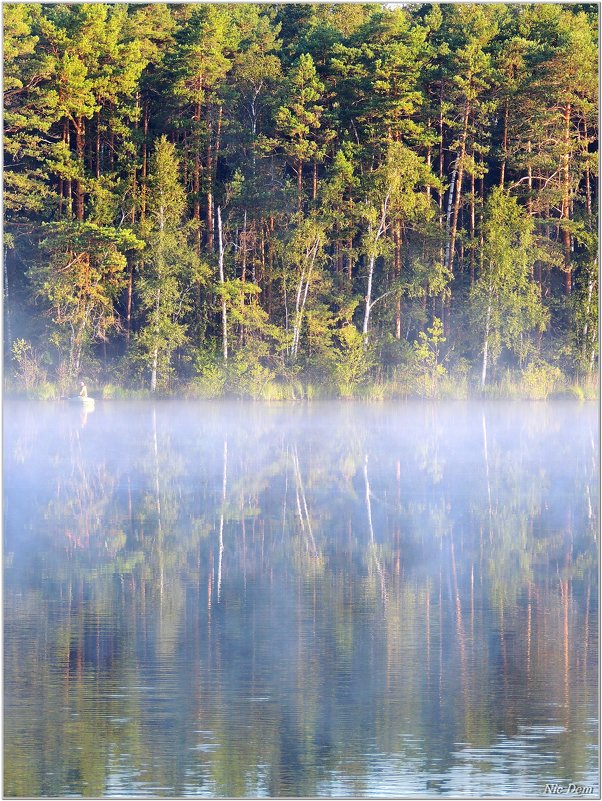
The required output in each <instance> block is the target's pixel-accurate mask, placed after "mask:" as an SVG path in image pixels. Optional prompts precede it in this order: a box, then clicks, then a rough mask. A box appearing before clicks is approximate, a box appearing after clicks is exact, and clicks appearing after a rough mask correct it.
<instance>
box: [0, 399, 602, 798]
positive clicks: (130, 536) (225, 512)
mask: <svg viewBox="0 0 602 801" xmlns="http://www.w3.org/2000/svg"><path fill="white" fill-rule="evenodd" d="M598 521H599V498H598V419H597V409H596V407H595V405H594V404H573V403H562V402H559V403H556V404H545V403H532V404H529V403H525V404H520V403H514V404H510V405H502V404H499V405H498V404H495V403H487V404H483V405H481V404H478V403H449V404H445V403H441V404H432V405H431V404H419V403H416V404H412V403H406V404H391V405H388V404H382V405H361V404H351V403H350V404H341V403H331V404H327V403H324V404H321V403H314V404H311V405H307V406H306V405H301V404H299V405H283V406H279V405H267V404H243V403H219V404H212V403H175V402H165V403H157V404H150V403H118V402H113V403H110V404H109V403H106V404H101V403H98V404H97V407H96V410H95V411H93V412H92V413H89V414H86V413H85V412H81V411H80V410H79V409H73V408H71V407H68V406H66V405H61V404H41V403H28V402H7V403H6V404H5V410H4V559H5V566H4V671H5V699H4V773H5V777H4V791H5V795H7V796H16V795H19V796H28V797H32V796H33V797H35V796H40V795H42V796H48V795H55V796H56V795H59V796H63V795H89V796H93V797H99V796H127V795H139V796H140V795H143V796H149V795H157V796H168V797H169V796H174V795H175V796H216V795H217V796H227V797H232V796H249V795H250V796H265V795H271V796H337V795H338V796H341V795H344V796H352V795H359V796H366V795H369V796H387V795H389V796H397V797H399V796H413V795H426V796H429V797H430V796H435V795H439V794H449V795H453V796H459V795H460V796H461V795H465V796H471V795H472V796H482V795H504V794H513V795H526V796H542V795H544V791H545V786H546V784H548V783H558V784H561V785H563V786H564V787H568V785H569V784H571V783H574V784H579V785H583V786H588V787H593V788H594V794H596V795H597V794H598V745H597V740H598V729H597V726H598V698H597V676H598V630H597V621H598V543H597V532H598V527H599V523H598Z"/></svg>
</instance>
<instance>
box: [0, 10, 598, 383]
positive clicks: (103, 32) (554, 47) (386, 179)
mask: <svg viewBox="0 0 602 801" xmlns="http://www.w3.org/2000/svg"><path fill="white" fill-rule="evenodd" d="M594 17H595V15H593V14H592V13H590V12H589V11H588V9H587V8H585V7H583V6H582V5H581V4H577V5H574V6H563V5H559V4H547V5H546V4H543V5H542V4H535V3H534V4H529V3H527V4H526V5H523V6H520V7H518V6H516V7H515V6H505V5H500V4H495V3H494V4H489V5H487V4H485V5H478V4H449V5H445V4H444V5H443V6H437V5H434V6H432V7H426V6H413V5H408V6H404V7H388V6H379V5H369V4H363V5H361V4H360V5H359V6H352V5H345V4H343V5H341V6H336V7H330V6H320V5H311V4H310V5H308V6H303V7H298V8H297V7H294V6H291V7H288V6H284V7H280V6H271V5H265V6H261V5H253V4H242V5H236V4H234V5H211V4H199V5H194V4H191V5H188V6H186V5H184V6H177V5H164V4H150V5H149V4H147V5H144V4H143V5H128V4H113V5H110V4H103V3H100V4H85V3H84V4H79V5H78V4H73V5H65V4H62V5H61V4H58V5H55V4H49V5H43V4H42V5H36V4H33V3H22V4H18V3H17V4H8V5H7V6H6V8H5V9H4V121H5V125H4V204H5V212H6V213H5V221H4V222H5V226H4V231H5V246H6V247H5V254H4V256H5V274H4V293H5V295H4V303H5V310H6V314H5V316H4V320H5V341H6V343H7V349H6V353H5V356H9V352H10V347H11V344H12V343H13V342H14V341H15V340H26V341H27V342H30V343H31V345H32V348H33V350H34V351H35V353H36V354H37V358H38V359H39V361H40V364H43V365H44V368H43V369H44V370H47V372H48V376H49V377H50V378H51V379H53V380H54V381H55V382H56V385H57V387H59V388H62V387H66V386H67V385H68V384H69V382H70V381H72V379H73V377H74V376H75V375H77V374H80V373H82V372H83V371H86V372H89V373H93V374H94V375H95V376H97V377H98V379H99V381H103V382H105V383H106V382H107V381H108V380H109V379H110V380H111V381H115V382H119V383H120V382H124V383H133V384H136V385H137V386H138V385H142V384H146V385H147V386H148V387H149V388H150V389H151V391H153V392H155V391H159V390H160V391H165V392H167V391H177V390H178V387H179V386H187V385H189V384H190V381H191V376H193V374H194V372H195V368H194V360H195V358H196V355H197V353H198V352H199V351H208V350H211V347H212V343H214V342H215V341H218V340H219V341H221V342H222V345H223V344H224V339H227V344H228V348H227V350H228V353H227V355H228V360H229V361H231V362H232V365H233V366H232V368H231V369H232V371H234V372H233V374H232V375H233V376H234V377H230V379H228V377H227V376H226V374H225V373H224V375H223V376H221V377H219V376H218V375H216V376H213V377H209V376H207V382H208V383H207V387H206V390H205V391H206V392H208V393H209V394H216V393H221V392H227V391H232V392H234V393H244V392H247V391H249V392H250V393H251V394H255V395H257V392H258V390H257V387H260V386H262V385H263V386H264V387H266V388H267V387H268V386H271V387H272V390H270V391H271V392H272V393H273V394H274V395H278V394H279V393H280V383H279V382H280V380H282V385H283V386H286V387H289V386H292V385H293V384H294V383H295V382H300V384H301V387H303V390H302V391H303V393H304V394H307V393H312V392H313V393H317V394H320V393H322V394H328V393H334V394H336V393H338V392H339V388H342V392H343V394H358V393H360V392H363V391H364V390H365V389H366V388H367V387H369V386H378V387H379V388H382V387H384V389H383V390H382V391H383V392H384V393H385V394H386V393H388V392H389V391H391V392H394V393H396V394H398V395H399V396H403V395H405V394H407V393H408V392H409V391H410V384H412V382H413V383H414V384H416V382H418V384H419V385H420V386H418V385H416V386H414V390H413V391H418V392H419V393H420V394H426V395H431V394H437V395H446V394H457V393H458V392H461V393H467V392H468V390H469V386H470V382H473V384H474V385H475V388H476V383H477V382H476V377H477V373H480V376H481V382H480V383H481V387H482V388H486V386H487V383H488V381H492V380H493V381H494V382H497V389H496V390H495V391H499V390H500V387H501V386H502V385H503V384H504V381H505V380H506V379H505V378H504V376H505V375H506V373H505V371H507V370H509V371H510V373H509V375H511V376H512V377H511V379H508V382H507V386H508V391H511V387H512V388H513V389H512V391H513V392H514V391H515V389H516V392H517V393H519V394H520V390H519V389H517V387H518V386H519V385H520V384H521V382H522V379H519V378H517V375H516V374H515V371H519V372H521V371H523V370H529V365H532V364H535V363H538V362H541V361H542V360H543V361H545V362H547V363H549V364H550V365H555V366H557V367H558V368H559V369H561V370H562V371H563V374H564V375H565V377H566V381H565V383H566V385H567V386H569V385H570V384H571V382H577V384H578V385H579V386H583V387H585V386H587V387H593V385H594V377H595V376H596V373H597V369H598V363H597V362H598V340H599V331H598V305H599V304H598V297H599V289H598V218H597V215H598V197H597V193H598V186H597V170H598V152H597V141H598V93H597V38H596V37H597V27H596V23H595V19H594ZM218 207H219V209H220V212H221V217H222V224H223V231H222V237H221V242H220V241H218V240H219V239H220V237H219V233H218V230H217V209H218ZM220 245H221V246H223V247H222V250H221V253H219V257H218V251H219V246H220ZM220 267H221V269H220ZM436 318H437V319H441V320H442V321H443V322H444V326H445V337H446V339H447V340H448V342H447V344H448V346H449V348H448V349H449V352H450V354H451V353H453V355H454V356H453V357H454V359H455V363H459V362H458V360H459V359H463V360H465V362H466V363H468V364H470V366H471V369H469V370H468V371H464V372H462V374H461V375H460V374H458V375H456V374H455V373H453V370H452V369H451V365H450V374H448V375H447V376H445V375H441V374H439V373H437V370H435V371H434V372H433V370H434V368H433V367H432V365H430V363H429V359H430V358H431V357H430V356H428V355H427V352H426V351H424V348H425V347H427V345H425V342H423V340H422V338H421V332H423V331H424V330H425V326H427V325H428V324H429V321H431V320H434V319H436ZM353 331H355V332H361V336H362V337H363V342H364V353H363V356H362V353H361V351H360V348H359V340H358V339H357V337H356V335H355V334H354V333H353ZM224 335H225V336H224ZM425 336H426V337H427V339H428V337H429V335H428V334H425ZM414 343H418V350H416V348H415V345H414ZM431 345H433V343H432V342H431ZM421 347H422V348H423V350H422V351H420V348H421ZM408 350H411V351H412V352H413V357H412V360H408V358H407V352H408ZM427 350H428V348H427ZM225 351H226V349H225V348H222V352H223V356H224V357H225V355H226V352H225ZM255 351H257V352H258V353H261V356H260V357H257V358H254V356H253V354H254V353H255ZM239 354H244V358H248V359H249V375H248V386H247V387H246V388H245V386H243V385H244V384H245V381H247V378H243V377H241V376H244V374H245V371H244V370H243V369H242V365H241V364H240V359H241V358H243V356H239ZM417 354H418V355H417ZM258 359H259V361H258ZM410 361H411V362H412V364H411V365H410V363H409V362H410ZM437 363H438V364H439V365H440V364H441V363H440V361H438V362H437ZM258 364H259V365H260V367H261V369H259V370H256V368H257V365H258ZM235 366H236V369H235ZM255 370H256V372H257V375H253V371H255ZM264 370H268V371H269V372H273V373H274V374H275V375H277V377H278V378H277V379H276V378H274V379H269V377H267V376H266V375H265V374H264V373H263V371H264ZM201 372H202V371H201ZM101 373H102V375H101ZM196 373H197V375H196V377H193V378H192V383H193V384H194V382H195V381H196V380H197V378H199V375H200V373H199V370H196ZM452 373H453V375H452ZM237 376H238V377H237ZM222 378H223V386H222V387H221V388H220V381H222ZM264 379H265V381H264ZM15 380H17V382H18V383H20V384H21V385H23V384H24V383H25V382H26V381H29V382H30V383H31V381H30V379H25V377H24V375H22V374H17V371H15ZM199 380H200V379H199ZM228 381H230V384H231V387H230V390H228V388H227V386H228ZM287 382H292V383H287ZM307 387H311V389H307ZM393 387H396V388H395V389H393ZM61 391H62V390H61ZM262 391H264V392H267V391H268V390H267V389H264V390H262ZM378 391H379V392H380V391H381V390H380V389H379V390H378ZM590 391H591V392H593V391H594V390H593V389H591V390H589V389H588V390H587V392H590ZM287 392H289V390H288V389H287V390H285V392H284V394H286V393H287ZM294 392H295V393H296V394H299V393H300V392H301V389H299V387H297V389H296V390H294Z"/></svg>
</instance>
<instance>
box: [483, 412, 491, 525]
mask: <svg viewBox="0 0 602 801" xmlns="http://www.w3.org/2000/svg"><path fill="white" fill-rule="evenodd" d="M482 420H483V451H484V454H485V478H486V480H487V502H488V509H489V535H490V536H491V515H492V512H491V482H490V480H489V448H488V447H487V422H486V420H485V412H483V416H482Z"/></svg>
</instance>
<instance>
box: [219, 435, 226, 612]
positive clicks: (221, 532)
mask: <svg viewBox="0 0 602 801" xmlns="http://www.w3.org/2000/svg"><path fill="white" fill-rule="evenodd" d="M227 482H228V440H227V439H224V470H223V476H222V509H221V514H220V518H219V556H218V563H217V600H218V603H219V599H220V594H221V590H222V556H223V553H224V510H225V508H226V489H227Z"/></svg>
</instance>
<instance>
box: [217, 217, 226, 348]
mask: <svg viewBox="0 0 602 801" xmlns="http://www.w3.org/2000/svg"><path fill="white" fill-rule="evenodd" d="M217 235H218V244H219V257H218V266H219V282H220V284H221V286H222V289H223V287H224V284H225V279H224V238H223V235H222V210H221V207H220V206H218V207H217ZM222 345H223V355H224V361H225V362H227V361H228V308H227V306H226V298H225V296H224V295H223V294H222Z"/></svg>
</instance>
